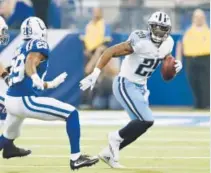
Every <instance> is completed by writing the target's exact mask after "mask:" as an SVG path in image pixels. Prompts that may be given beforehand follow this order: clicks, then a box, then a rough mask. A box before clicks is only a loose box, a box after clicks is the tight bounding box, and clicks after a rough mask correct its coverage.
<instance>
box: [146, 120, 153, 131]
mask: <svg viewBox="0 0 211 173" xmlns="http://www.w3.org/2000/svg"><path fill="white" fill-rule="evenodd" d="M146 124H147V127H148V129H149V128H150V127H152V126H153V124H154V121H146Z"/></svg>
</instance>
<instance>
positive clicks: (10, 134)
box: [0, 17, 99, 170]
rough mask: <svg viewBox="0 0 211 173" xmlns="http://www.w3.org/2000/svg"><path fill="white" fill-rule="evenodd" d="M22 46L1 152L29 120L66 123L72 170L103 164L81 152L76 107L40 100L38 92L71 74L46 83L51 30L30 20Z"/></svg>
mask: <svg viewBox="0 0 211 173" xmlns="http://www.w3.org/2000/svg"><path fill="white" fill-rule="evenodd" d="M21 36H22V40H23V41H22V43H21V45H20V46H19V47H18V48H17V51H16V54H15V56H14V58H13V60H12V67H11V72H10V75H9V89H8V91H7V96H6V97H5V107H6V109H7V119H6V121H5V124H4V130H3V134H2V136H1V137H0V150H1V149H3V148H4V147H5V146H6V145H9V144H10V143H11V142H12V141H13V140H14V139H16V138H18V137H19V136H20V130H21V125H22V123H23V121H24V119H25V118H34V119H40V120H46V121H53V120H61V121H65V122H66V131H67V135H68V138H69V142H70V150H71V155H70V158H71V159H70V167H71V169H73V170H75V169H79V168H82V167H87V166H92V165H94V164H95V163H97V162H98V161H99V159H98V158H97V157H90V156H88V155H82V154H81V153H80V122H79V115H78V111H77V110H76V108H75V107H73V106H71V105H69V104H67V103H63V102H61V101H58V100H56V99H53V98H49V97H40V96H39V95H38V93H37V92H36V91H37V89H38V90H45V89H52V88H57V87H58V86H59V85H60V84H62V83H63V82H64V81H65V79H66V77H67V73H66V72H63V73H61V74H60V75H58V76H57V77H56V78H55V79H54V80H52V81H44V80H43V78H42V76H43V74H44V73H45V72H46V69H47V66H48V59H49V46H48V43H47V42H46V41H47V29H46V26H45V24H44V22H43V21H42V20H41V19H39V18H37V17H30V18H27V19H26V20H25V21H24V22H23V23H22V25H21Z"/></svg>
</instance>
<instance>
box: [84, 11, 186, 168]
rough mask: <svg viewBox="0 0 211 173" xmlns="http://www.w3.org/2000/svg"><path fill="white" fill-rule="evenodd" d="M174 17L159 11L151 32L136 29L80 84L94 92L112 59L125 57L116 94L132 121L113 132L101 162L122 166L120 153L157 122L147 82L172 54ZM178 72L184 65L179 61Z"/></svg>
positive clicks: (111, 48) (118, 78)
mask: <svg viewBox="0 0 211 173" xmlns="http://www.w3.org/2000/svg"><path fill="white" fill-rule="evenodd" d="M170 32H171V21H170V17H169V16H168V15H167V14H166V13H164V12H160V11H159V12H155V13H153V14H152V15H151V17H150V18H149V20H148V30H136V31H134V32H132V33H131V35H130V36H129V38H128V40H127V41H125V42H122V43H120V44H117V45H114V46H112V47H110V48H108V49H107V50H106V51H105V52H104V53H103V55H102V56H101V57H100V59H99V61H98V63H97V65H96V68H95V69H94V71H93V72H92V73H91V74H90V75H88V76H87V77H86V78H85V79H83V80H82V81H81V82H80V87H81V89H82V90H86V89H88V88H90V87H91V89H93V87H94V85H95V83H96V81H97V78H98V76H99V75H100V72H101V70H102V69H103V67H105V65H106V64H107V63H108V62H109V61H110V60H111V58H112V57H119V56H125V58H124V60H123V62H122V65H121V70H120V73H119V75H118V76H117V77H116V78H115V80H114V82H113V93H114V95H115V97H116V98H117V100H118V101H119V102H120V103H121V105H122V106H123V107H124V109H125V110H126V111H127V113H128V114H129V116H130V118H131V121H130V122H129V123H128V124H127V125H126V126H125V127H124V128H122V129H120V130H119V131H116V132H112V133H109V136H108V140H109V146H108V147H106V148H105V149H104V150H103V151H102V152H101V153H100V154H99V157H100V159H101V160H103V161H104V162H106V163H107V164H108V165H109V166H111V167H113V168H122V166H121V165H120V164H119V162H118V161H119V151H120V150H122V149H123V148H125V147H126V146H128V145H129V144H130V143H132V142H134V141H135V140H136V139H137V138H138V137H140V136H141V135H143V134H144V133H145V132H146V131H147V130H148V129H149V128H150V127H151V126H152V125H153V123H154V118H153V116H152V112H151V109H150V108H149V103H148V96H149V91H148V90H147V79H148V78H149V77H150V76H151V74H152V73H153V72H154V71H155V69H156V68H157V67H158V65H159V64H160V63H161V62H162V61H163V60H164V59H165V57H167V56H168V55H170V54H171V52H172V49H173V46H174V41H173V39H172V37H171V36H170ZM175 69H176V73H178V72H179V71H180V70H181V69H182V63H181V62H180V61H178V60H176V61H175Z"/></svg>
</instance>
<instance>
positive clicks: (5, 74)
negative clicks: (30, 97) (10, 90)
mask: <svg viewBox="0 0 211 173" xmlns="http://www.w3.org/2000/svg"><path fill="white" fill-rule="evenodd" d="M1 78H2V79H3V80H4V81H5V83H6V84H7V85H9V73H8V72H7V71H5V72H3V73H2V74H1Z"/></svg>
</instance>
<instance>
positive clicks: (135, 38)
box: [127, 31, 141, 53]
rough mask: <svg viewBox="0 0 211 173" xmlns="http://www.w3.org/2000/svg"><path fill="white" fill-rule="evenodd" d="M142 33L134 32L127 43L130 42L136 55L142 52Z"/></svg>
mask: <svg viewBox="0 0 211 173" xmlns="http://www.w3.org/2000/svg"><path fill="white" fill-rule="evenodd" d="M139 33H140V31H134V32H132V33H131V34H130V36H129V38H128V40H127V41H129V42H130V45H131V46H132V48H133V51H134V52H135V53H138V52H139V51H140V48H141V47H140V36H139Z"/></svg>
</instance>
